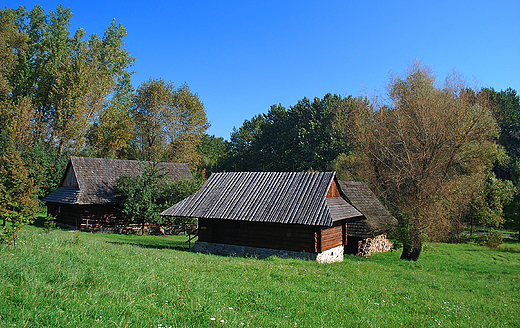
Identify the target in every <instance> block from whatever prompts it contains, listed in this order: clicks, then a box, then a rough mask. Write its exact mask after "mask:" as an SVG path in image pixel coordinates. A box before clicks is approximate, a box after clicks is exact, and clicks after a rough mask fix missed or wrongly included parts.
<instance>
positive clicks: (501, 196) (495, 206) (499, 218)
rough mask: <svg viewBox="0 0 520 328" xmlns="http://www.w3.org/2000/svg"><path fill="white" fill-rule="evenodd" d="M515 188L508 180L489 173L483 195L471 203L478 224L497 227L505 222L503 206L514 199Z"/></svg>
mask: <svg viewBox="0 0 520 328" xmlns="http://www.w3.org/2000/svg"><path fill="white" fill-rule="evenodd" d="M516 193H517V189H516V188H515V186H514V185H513V182H512V181H510V180H501V179H498V178H497V177H496V176H495V174H494V173H492V172H491V173H489V175H488V177H487V179H486V182H485V186H484V190H483V195H482V196H481V197H479V198H477V199H476V200H475V201H474V202H473V204H472V207H473V215H474V216H475V218H476V219H477V220H478V222H479V223H480V225H482V226H486V227H495V228H498V227H500V226H501V225H502V224H504V223H505V217H504V208H505V207H506V206H508V205H509V204H510V203H511V202H512V201H513V199H514V197H515V194H516Z"/></svg>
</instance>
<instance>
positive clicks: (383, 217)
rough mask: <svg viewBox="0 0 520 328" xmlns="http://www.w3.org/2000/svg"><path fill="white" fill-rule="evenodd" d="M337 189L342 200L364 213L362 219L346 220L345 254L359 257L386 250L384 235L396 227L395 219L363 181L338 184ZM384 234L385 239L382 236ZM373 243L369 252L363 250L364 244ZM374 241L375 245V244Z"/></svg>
mask: <svg viewBox="0 0 520 328" xmlns="http://www.w3.org/2000/svg"><path fill="white" fill-rule="evenodd" d="M339 188H340V190H341V193H342V195H343V197H344V198H345V199H346V200H347V201H348V202H349V203H350V204H352V206H354V207H355V208H356V209H357V210H358V211H360V212H361V213H363V217H362V218H351V219H348V220H347V225H348V231H347V238H348V243H347V245H346V246H345V253H346V254H359V255H363V256H366V254H367V253H368V255H370V253H372V252H375V251H376V250H377V251H379V250H380V249H383V250H388V247H384V246H383V247H381V246H382V245H390V246H391V243H389V242H388V240H387V239H386V232H387V231H388V229H389V228H390V227H391V226H394V225H396V224H397V220H396V219H395V218H394V217H393V216H392V215H391V214H390V213H389V212H388V210H387V209H386V208H385V207H384V205H383V204H382V203H381V202H380V201H379V199H378V198H377V197H376V195H375V194H374V193H373V192H372V191H371V190H370V188H368V186H367V185H366V184H364V183H363V182H356V181H339ZM383 235H384V237H383ZM369 239H370V244H372V248H373V249H374V250H373V251H372V250H370V249H369V250H366V247H365V245H366V244H367V242H369ZM375 241H377V244H375Z"/></svg>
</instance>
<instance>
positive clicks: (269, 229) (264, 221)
mask: <svg viewBox="0 0 520 328" xmlns="http://www.w3.org/2000/svg"><path fill="white" fill-rule="evenodd" d="M162 215H167V216H176V217H196V218H198V219H199V232H198V234H199V237H198V241H197V242H196V243H195V247H197V245H201V244H202V246H201V247H199V248H200V249H205V250H208V251H215V252H218V251H219V245H227V246H226V247H220V249H229V247H228V246H229V245H234V246H236V247H235V248H234V251H231V252H234V253H241V251H242V250H244V252H245V253H251V252H252V251H253V252H254V253H255V254H253V255H256V254H259V253H260V252H258V253H257V252H256V250H258V249H264V250H265V249H269V250H282V251H289V252H296V253H297V254H300V255H302V257H309V255H310V258H314V259H317V260H319V261H321V262H333V261H340V260H342V259H343V248H344V246H346V245H347V242H348V238H347V236H348V234H347V230H348V229H347V221H348V220H352V219H355V220H362V219H363V214H362V213H361V212H360V211H358V210H357V209H356V208H355V207H354V206H352V205H351V204H349V203H348V202H347V201H346V199H345V198H344V197H343V195H342V193H341V191H340V189H339V187H338V181H337V179H336V178H335V173H334V172H321V173H304V172H298V173H294V172H230V173H214V174H212V175H211V176H210V178H209V179H208V180H207V181H206V183H205V184H204V186H203V187H202V188H201V189H200V190H199V191H198V192H196V193H195V194H193V195H192V196H190V197H188V198H186V199H184V200H183V201H181V202H179V203H177V204H175V205H174V206H172V207H171V208H169V209H168V210H166V211H164V212H163V213H162ZM267 254H269V252H267ZM273 254H279V253H276V252H273ZM291 254H293V255H294V253H291ZM297 256H298V255H297Z"/></svg>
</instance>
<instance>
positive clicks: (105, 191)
mask: <svg viewBox="0 0 520 328" xmlns="http://www.w3.org/2000/svg"><path fill="white" fill-rule="evenodd" d="M158 165H159V167H161V168H162V169H164V171H165V172H166V173H167V174H168V176H169V177H171V179H173V180H175V181H178V180H180V179H182V178H188V179H191V172H190V170H189V168H188V166H187V165H186V164H177V163H158ZM123 174H125V175H128V176H137V175H139V174H140V162H139V161H133V160H120V159H106V158H88V157H71V158H70V161H69V163H68V164H67V168H66V169H65V173H64V175H63V177H62V179H61V182H60V185H59V187H58V189H56V190H55V191H53V192H52V193H50V194H49V195H48V196H47V197H45V198H44V199H43V200H44V201H45V202H46V203H47V211H48V212H49V213H50V214H52V215H53V216H55V217H56V219H57V222H59V223H63V224H67V225H70V226H74V227H76V228H83V227H92V226H98V227H103V226H110V225H112V224H114V223H117V222H118V221H121V216H120V210H119V207H118V203H119V200H118V199H117V198H116V197H115V195H114V187H115V185H116V180H117V178H119V177H120V176H121V175H123Z"/></svg>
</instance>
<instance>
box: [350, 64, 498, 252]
mask: <svg viewBox="0 0 520 328" xmlns="http://www.w3.org/2000/svg"><path fill="white" fill-rule="evenodd" d="M384 96H385V97H386V98H384V99H388V101H387V102H382V101H380V100H377V101H374V102H372V103H371V105H370V106H358V107H356V108H354V110H353V112H352V117H351V121H350V126H351V133H352V138H353V139H355V140H356V151H357V152H359V153H360V155H359V156H358V158H360V159H362V161H363V163H364V166H363V170H362V171H360V172H359V173H360V174H361V175H362V176H363V178H365V179H366V180H368V181H370V184H371V186H372V187H373V188H375V189H377V190H378V192H379V194H380V195H382V196H383V197H384V199H385V200H386V201H387V203H389V204H390V205H391V207H392V208H393V209H394V211H395V212H396V213H398V214H399V218H400V224H401V225H402V226H403V225H407V227H402V228H403V229H402V230H401V231H404V232H405V233H404V235H403V236H402V242H403V244H404V251H403V256H402V257H403V258H406V259H413V260H417V258H418V257H419V254H420V251H421V249H422V242H423V240H424V235H425V234H429V235H430V236H433V235H435V234H436V235H437V237H440V236H441V235H442V233H443V232H449V231H451V230H452V229H451V227H450V225H451V224H452V223H453V221H452V220H450V219H452V218H454V217H458V216H459V215H460V214H461V212H463V211H464V209H465V207H466V206H467V205H468V203H469V201H470V200H471V199H472V197H473V193H475V192H476V191H478V190H479V189H480V188H482V185H483V183H484V181H485V178H486V174H487V172H488V171H489V170H490V169H491V168H492V165H493V163H494V162H495V161H496V160H498V159H499V158H500V156H501V155H502V154H503V152H502V151H501V148H500V147H499V146H498V145H497V144H496V143H495V142H494V141H495V138H496V137H497V136H498V129H497V124H496V121H495V120H494V118H493V116H492V112H491V109H490V107H489V103H488V101H487V99H486V97H484V96H483V94H475V93H474V92H472V91H471V90H469V89H468V88H467V87H466V85H465V84H464V81H463V80H461V79H460V77H459V76H457V75H453V76H449V77H448V78H447V79H446V83H445V84H444V85H442V86H439V85H438V84H437V81H436V78H435V75H434V74H433V72H432V71H430V70H429V69H428V67H425V66H422V65H420V64H418V63H414V64H413V65H412V66H411V67H410V69H409V71H408V72H407V74H406V76H404V77H399V76H394V77H392V78H391V80H390V83H389V85H388V88H387V93H386V94H385V95H384Z"/></svg>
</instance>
